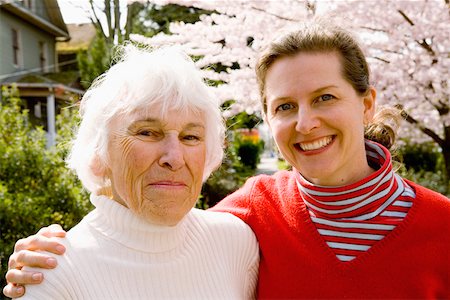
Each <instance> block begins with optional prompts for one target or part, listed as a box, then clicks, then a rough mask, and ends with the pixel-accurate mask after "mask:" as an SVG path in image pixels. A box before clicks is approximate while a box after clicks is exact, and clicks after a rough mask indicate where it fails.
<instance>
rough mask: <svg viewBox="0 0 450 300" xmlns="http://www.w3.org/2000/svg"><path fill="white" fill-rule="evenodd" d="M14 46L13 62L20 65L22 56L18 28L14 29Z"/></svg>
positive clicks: (17, 65) (12, 33)
mask: <svg viewBox="0 0 450 300" xmlns="http://www.w3.org/2000/svg"><path fill="white" fill-rule="evenodd" d="M11 35H12V48H13V63H14V65H15V66H16V67H20V64H21V57H20V55H21V54H20V51H21V49H20V33H19V31H18V30H17V29H14V28H13V29H12V32H11Z"/></svg>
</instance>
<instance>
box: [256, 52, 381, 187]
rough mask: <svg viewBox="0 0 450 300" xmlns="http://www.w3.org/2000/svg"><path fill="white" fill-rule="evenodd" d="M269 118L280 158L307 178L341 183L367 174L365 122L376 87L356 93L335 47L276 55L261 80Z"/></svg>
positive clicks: (320, 183) (368, 118) (311, 180)
mask: <svg viewBox="0 0 450 300" xmlns="http://www.w3.org/2000/svg"><path fill="white" fill-rule="evenodd" d="M264 92H265V95H266V102H267V114H266V118H267V122H268V124H269V127H270V129H271V132H272V135H273V136H274V139H275V141H276V143H277V145H278V147H279V149H280V151H281V153H282V155H283V157H284V158H285V159H286V160H287V161H288V162H289V163H290V164H291V165H292V166H293V167H295V168H296V169H297V170H298V171H299V172H300V173H301V174H302V176H304V177H305V178H306V179H307V180H309V181H310V182H312V183H315V184H319V185H344V184H349V183H352V182H356V181H358V180H360V179H362V178H364V177H365V176H367V175H369V174H370V173H371V172H372V170H371V169H370V167H369V165H368V163H367V159H366V153H365V146H364V123H365V122H368V121H370V120H371V119H372V117H373V114H374V111H375V96H376V92H375V90H374V89H373V88H371V89H370V90H369V92H368V93H367V95H359V94H358V93H357V92H356V91H355V89H354V88H353V87H352V85H351V84H350V83H349V82H347V81H346V80H345V79H344V77H343V75H342V65H341V61H340V56H339V54H338V53H337V52H320V53H315V52H314V53H299V54H297V55H295V56H290V57H283V58H280V59H278V60H276V61H275V62H274V63H273V64H272V65H271V66H270V67H269V69H268V72H267V76H266V82H265V91H264Z"/></svg>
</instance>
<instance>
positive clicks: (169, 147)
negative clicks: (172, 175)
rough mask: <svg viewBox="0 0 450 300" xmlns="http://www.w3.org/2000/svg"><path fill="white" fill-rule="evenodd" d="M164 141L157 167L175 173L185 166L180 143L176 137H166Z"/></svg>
mask: <svg viewBox="0 0 450 300" xmlns="http://www.w3.org/2000/svg"><path fill="white" fill-rule="evenodd" d="M165 139H166V142H165V143H164V145H163V149H162V154H161V157H160V158H159V165H160V166H161V167H163V168H168V169H170V170H172V171H176V170H178V169H180V168H181V167H183V166H184V164H185V161H184V155H183V149H182V144H181V141H180V140H179V139H178V137H177V136H168V137H166V138H165Z"/></svg>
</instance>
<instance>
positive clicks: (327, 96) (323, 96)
mask: <svg viewBox="0 0 450 300" xmlns="http://www.w3.org/2000/svg"><path fill="white" fill-rule="evenodd" d="M334 98H335V97H334V96H333V95H330V94H325V95H322V96H320V97H319V98H318V100H319V101H330V100H332V99H334Z"/></svg>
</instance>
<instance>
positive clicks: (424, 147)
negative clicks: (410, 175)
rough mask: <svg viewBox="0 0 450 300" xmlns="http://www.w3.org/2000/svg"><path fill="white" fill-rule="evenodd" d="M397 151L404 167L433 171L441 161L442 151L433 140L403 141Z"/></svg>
mask: <svg viewBox="0 0 450 300" xmlns="http://www.w3.org/2000/svg"><path fill="white" fill-rule="evenodd" d="M398 151H399V152H400V156H401V160H402V162H403V164H404V165H405V167H406V169H414V170H417V171H419V170H424V171H433V172H434V171H436V170H437V169H439V168H440V167H441V164H442V163H443V157H442V153H441V152H440V151H439V148H437V147H436V144H435V143H433V142H429V143H421V144H417V143H411V142H409V141H405V144H404V145H403V146H401V147H400V148H399V149H398Z"/></svg>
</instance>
